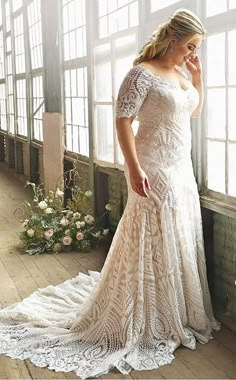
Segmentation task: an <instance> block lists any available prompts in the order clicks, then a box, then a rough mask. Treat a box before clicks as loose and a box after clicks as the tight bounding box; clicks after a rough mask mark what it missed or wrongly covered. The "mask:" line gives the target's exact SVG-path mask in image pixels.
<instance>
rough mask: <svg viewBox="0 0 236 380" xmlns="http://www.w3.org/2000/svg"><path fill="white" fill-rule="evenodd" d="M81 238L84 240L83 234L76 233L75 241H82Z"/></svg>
mask: <svg viewBox="0 0 236 380" xmlns="http://www.w3.org/2000/svg"><path fill="white" fill-rule="evenodd" d="M83 238H84V234H83V232H77V234H76V239H77V240H83Z"/></svg>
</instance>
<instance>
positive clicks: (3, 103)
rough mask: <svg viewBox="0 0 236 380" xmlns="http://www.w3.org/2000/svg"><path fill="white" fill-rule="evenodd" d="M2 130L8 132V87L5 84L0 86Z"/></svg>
mask: <svg viewBox="0 0 236 380" xmlns="http://www.w3.org/2000/svg"><path fill="white" fill-rule="evenodd" d="M0 128H1V129H2V130H3V131H6V130H7V109H6V86H5V83H2V84H0Z"/></svg>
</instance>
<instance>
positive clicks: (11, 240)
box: [0, 164, 236, 379]
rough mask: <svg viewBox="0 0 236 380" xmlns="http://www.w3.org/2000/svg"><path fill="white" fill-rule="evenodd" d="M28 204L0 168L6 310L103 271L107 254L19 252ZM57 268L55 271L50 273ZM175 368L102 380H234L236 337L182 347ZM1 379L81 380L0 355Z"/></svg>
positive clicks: (1, 296)
mask: <svg viewBox="0 0 236 380" xmlns="http://www.w3.org/2000/svg"><path fill="white" fill-rule="evenodd" d="M23 199H30V194H29V192H28V191H27V189H25V188H24V185H23V184H21V183H20V182H18V181H17V180H16V179H14V178H12V176H9V173H8V172H7V171H6V170H5V169H4V167H3V166H2V165H1V164H0V302H1V306H2V307H5V306H8V305H10V304H12V303H14V302H17V301H19V300H21V299H23V298H24V297H27V296H29V295H30V294H31V293H32V292H33V291H35V290H36V289H37V288H39V287H40V288H43V287H46V286H48V285H50V284H53V285H56V284H59V283H61V282H63V281H65V280H67V279H69V278H71V277H73V276H76V275H77V274H78V272H86V271H87V270H88V269H91V270H100V269H101V268H102V266H103V263H104V260H105V257H106V252H105V250H99V251H97V252H91V253H86V254H81V253H64V254H58V255H49V254H47V255H40V256H32V257H31V256H29V255H27V254H22V253H20V252H19V250H18V249H17V243H18V237H17V232H18V231H19V230H20V228H21V226H20V223H19V222H17V220H16V219H15V218H14V210H15V209H16V208H17V207H18V206H19V205H20V204H21V202H22V201H23ZM51 268H53V271H52V270H51ZM175 356H176V359H175V360H174V361H173V362H172V364H170V365H165V366H162V367H161V368H160V369H158V370H152V371H132V372H131V373H130V374H129V375H128V376H122V375H121V374H120V373H119V371H118V370H113V371H111V372H110V373H109V374H107V375H104V376H102V377H100V379H235V378H236V335H235V334H234V333H233V332H231V331H229V330H228V329H226V328H224V327H223V328H222V329H221V331H219V332H217V333H215V339H214V340H212V341H211V342H209V343H208V344H205V345H201V344H198V345H197V350H196V351H191V350H189V349H186V348H183V347H180V348H178V349H177V351H176V352H175ZM0 379H78V377H77V376H76V375H75V374H74V373H72V372H71V373H60V372H57V373H55V372H54V371H49V370H48V369H46V368H37V367H35V366H34V365H33V364H31V362H30V361H28V360H26V361H21V360H12V359H10V358H7V357H5V356H0Z"/></svg>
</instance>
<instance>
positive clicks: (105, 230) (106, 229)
mask: <svg viewBox="0 0 236 380" xmlns="http://www.w3.org/2000/svg"><path fill="white" fill-rule="evenodd" d="M108 233H109V228H105V229H104V230H103V235H105V236H106V235H108Z"/></svg>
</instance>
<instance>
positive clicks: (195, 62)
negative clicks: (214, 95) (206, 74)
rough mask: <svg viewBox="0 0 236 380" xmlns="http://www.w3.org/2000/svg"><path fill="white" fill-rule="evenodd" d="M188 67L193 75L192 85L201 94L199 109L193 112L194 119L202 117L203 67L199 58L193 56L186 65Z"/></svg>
mask: <svg viewBox="0 0 236 380" xmlns="http://www.w3.org/2000/svg"><path fill="white" fill-rule="evenodd" d="M186 67H187V69H188V70H189V72H190V73H191V75H192V84H193V85H194V87H195V88H196V89H197V91H198V94H199V103H198V106H197V108H196V109H195V110H194V111H193V113H192V116H193V117H199V116H200V115H201V111H202V106H203V101H204V86H203V79H202V65H201V62H200V60H199V58H198V56H193V57H191V58H190V60H189V61H188V62H187V63H186Z"/></svg>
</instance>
